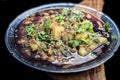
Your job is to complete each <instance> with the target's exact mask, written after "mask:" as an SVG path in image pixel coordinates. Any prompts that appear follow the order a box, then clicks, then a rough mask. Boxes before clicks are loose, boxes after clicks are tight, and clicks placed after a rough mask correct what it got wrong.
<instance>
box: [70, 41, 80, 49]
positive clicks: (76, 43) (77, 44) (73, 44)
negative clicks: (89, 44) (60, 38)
mask: <svg viewBox="0 0 120 80" xmlns="http://www.w3.org/2000/svg"><path fill="white" fill-rule="evenodd" d="M69 42H70V44H71V45H72V47H73V48H76V47H77V46H79V45H80V41H79V40H70V41H69Z"/></svg>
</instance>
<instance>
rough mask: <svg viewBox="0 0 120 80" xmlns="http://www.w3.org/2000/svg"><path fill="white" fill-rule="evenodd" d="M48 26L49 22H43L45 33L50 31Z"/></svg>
mask: <svg viewBox="0 0 120 80" xmlns="http://www.w3.org/2000/svg"><path fill="white" fill-rule="evenodd" d="M50 25H51V22H50V20H47V21H45V23H44V24H43V26H44V27H45V31H46V32H48V31H49V30H50Z"/></svg>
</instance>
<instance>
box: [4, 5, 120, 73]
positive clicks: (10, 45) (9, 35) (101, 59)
mask: <svg viewBox="0 0 120 80" xmlns="http://www.w3.org/2000/svg"><path fill="white" fill-rule="evenodd" d="M71 7H78V8H81V9H83V10H84V11H86V12H88V13H90V14H94V15H95V16H96V17H98V18H100V19H101V20H102V21H103V22H109V23H110V27H111V30H112V31H111V35H115V36H116V39H112V40H111V43H110V46H109V47H108V48H107V50H105V51H104V53H102V54H100V55H99V56H98V57H97V58H96V59H94V60H92V61H90V62H87V63H85V64H82V65H79V66H76V67H71V68H68V69H63V68H58V67H55V66H49V65H44V64H40V65H36V64H32V63H31V62H29V61H27V60H25V59H24V58H22V56H21V55H19V51H17V49H16V46H15V42H14V30H15V29H16V27H17V26H18V25H19V24H20V22H21V21H22V20H23V19H24V18H26V17H27V16H29V15H30V14H32V13H36V12H38V11H43V10H48V9H59V8H71ZM5 43H6V46H7V49H8V50H9V52H10V53H11V54H12V55H13V57H14V58H16V59H17V60H18V61H20V62H22V63H23V64H25V65H27V66H30V67H32V68H35V69H38V70H42V71H46V72H53V73H71V72H80V71H84V70H88V69H91V68H94V67H97V66H99V65H101V64H103V63H105V62H106V61H107V60H108V59H110V58H111V57H112V56H113V55H114V53H115V52H116V51H117V50H118V47H119V45H120V33H119V30H118V27H117V25H116V24H115V23H114V22H113V20H112V19H110V17H108V16H107V15H106V14H104V13H102V12H100V11H98V10H96V9H93V8H90V7H87V6H83V5H78V4H73V3H54V4H46V5H42V6H38V7H35V8H32V9H29V10H27V11H25V12H23V13H21V14H20V15H18V16H17V17H16V18H15V19H14V20H13V21H12V22H11V23H10V25H9V26H8V29H7V31H6V35H5Z"/></svg>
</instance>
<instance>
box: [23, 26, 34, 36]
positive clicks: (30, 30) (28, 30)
mask: <svg viewBox="0 0 120 80" xmlns="http://www.w3.org/2000/svg"><path fill="white" fill-rule="evenodd" d="M35 28H36V25H34V24H31V25H29V26H26V27H25V31H26V33H27V36H33V35H34V33H35Z"/></svg>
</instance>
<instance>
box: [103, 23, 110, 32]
mask: <svg viewBox="0 0 120 80" xmlns="http://www.w3.org/2000/svg"><path fill="white" fill-rule="evenodd" d="M109 26H110V23H109V22H106V23H105V25H104V29H105V31H109Z"/></svg>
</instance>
